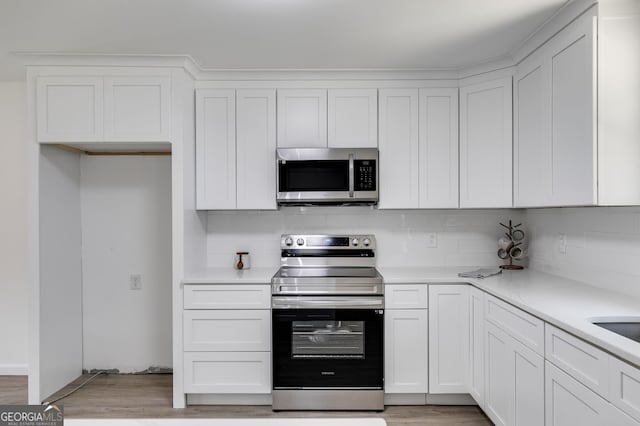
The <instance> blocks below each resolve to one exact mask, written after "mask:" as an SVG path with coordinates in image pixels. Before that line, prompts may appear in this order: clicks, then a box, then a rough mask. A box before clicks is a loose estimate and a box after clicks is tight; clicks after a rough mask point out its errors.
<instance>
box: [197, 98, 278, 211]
mask: <svg viewBox="0 0 640 426" xmlns="http://www.w3.org/2000/svg"><path fill="white" fill-rule="evenodd" d="M274 197H275V193H274ZM196 204H197V208H198V209H199V210H215V209H222V210H229V209H235V208H236V97H235V90H233V89H200V90H197V91H196Z"/></svg>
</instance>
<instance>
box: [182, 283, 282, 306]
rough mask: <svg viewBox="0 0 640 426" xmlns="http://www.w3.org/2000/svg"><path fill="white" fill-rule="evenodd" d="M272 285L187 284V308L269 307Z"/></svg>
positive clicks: (185, 292)
mask: <svg viewBox="0 0 640 426" xmlns="http://www.w3.org/2000/svg"><path fill="white" fill-rule="evenodd" d="M270 307H271V286H270V285H268V284H264V285H262V284H247V285H244V284H235V285H233V284H230V285H226V284H222V285H215V284H187V285H185V286H184V308H185V309H269V308H270Z"/></svg>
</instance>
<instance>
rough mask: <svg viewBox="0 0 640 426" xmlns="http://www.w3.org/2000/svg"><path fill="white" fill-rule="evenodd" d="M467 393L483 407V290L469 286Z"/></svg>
mask: <svg viewBox="0 0 640 426" xmlns="http://www.w3.org/2000/svg"><path fill="white" fill-rule="evenodd" d="M468 377H469V378H468V381H467V384H468V386H469V389H468V390H469V394H470V395H471V396H472V397H473V399H474V400H475V401H476V402H477V403H478V405H479V406H480V408H483V409H484V292H482V291H481V290H478V289H477V288H475V287H471V286H469V375H468Z"/></svg>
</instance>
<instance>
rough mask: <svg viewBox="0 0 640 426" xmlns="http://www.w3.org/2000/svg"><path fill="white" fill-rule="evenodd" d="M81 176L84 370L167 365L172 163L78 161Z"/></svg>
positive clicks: (135, 159)
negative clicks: (137, 283) (135, 278)
mask: <svg viewBox="0 0 640 426" xmlns="http://www.w3.org/2000/svg"><path fill="white" fill-rule="evenodd" d="M81 173H82V180H81V200H82V250H83V262H82V281H83V284H82V285H83V287H82V289H83V323H84V326H83V338H84V368H85V369H87V370H91V369H94V368H95V369H103V368H117V369H119V370H120V371H121V372H123V373H130V372H135V371H141V370H144V369H146V368H147V367H149V366H163V367H169V366H171V365H172V361H171V360H172V357H171V352H172V346H171V157H167V156H159V157H154V156H126V157H117V156H105V157H102V156H100V157H91V156H83V157H82V160H81ZM131 275H139V276H140V279H141V286H142V287H141V289H139V290H132V289H131V284H130V278H131Z"/></svg>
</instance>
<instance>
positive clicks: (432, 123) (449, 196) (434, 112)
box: [419, 88, 458, 208]
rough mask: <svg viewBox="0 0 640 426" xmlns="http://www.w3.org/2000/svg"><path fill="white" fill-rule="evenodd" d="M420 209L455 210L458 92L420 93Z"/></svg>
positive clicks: (451, 89)
mask: <svg viewBox="0 0 640 426" xmlns="http://www.w3.org/2000/svg"><path fill="white" fill-rule="evenodd" d="M419 96H420V97H419V113H420V118H419V123H420V129H419V135H420V136H419V140H420V142H419V175H420V178H419V179H420V181H419V188H420V203H419V206H420V208H456V207H458V89H456V88H433V89H420V92H419Z"/></svg>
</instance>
